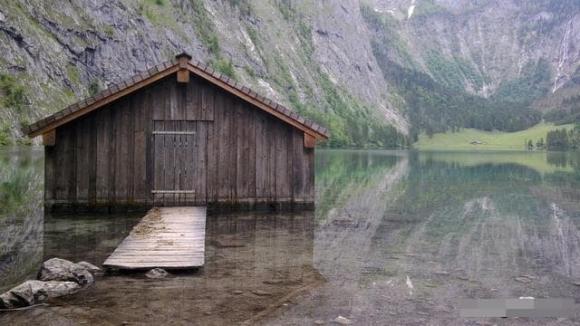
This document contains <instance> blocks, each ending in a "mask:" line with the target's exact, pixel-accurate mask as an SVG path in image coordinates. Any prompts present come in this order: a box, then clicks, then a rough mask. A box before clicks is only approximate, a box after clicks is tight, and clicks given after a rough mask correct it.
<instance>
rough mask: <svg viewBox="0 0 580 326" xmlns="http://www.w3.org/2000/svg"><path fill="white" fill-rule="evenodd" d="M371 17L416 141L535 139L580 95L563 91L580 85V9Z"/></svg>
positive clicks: (407, 7) (424, 1) (451, 5)
mask: <svg viewBox="0 0 580 326" xmlns="http://www.w3.org/2000/svg"><path fill="white" fill-rule="evenodd" d="M363 14H364V15H365V17H366V20H367V23H368V24H369V26H372V28H371V30H374V41H373V42H374V50H375V55H376V57H377V60H378V61H379V65H380V66H381V67H382V68H383V72H384V75H385V78H386V79H387V80H388V82H389V83H390V84H391V86H393V87H391V88H390V91H393V92H395V93H397V94H399V95H401V96H402V97H403V99H404V103H403V106H404V107H407V108H408V110H409V116H410V121H411V124H412V125H413V126H414V127H415V130H414V132H413V134H414V136H415V134H416V133H417V132H419V131H426V132H427V133H433V132H440V131H446V130H448V129H454V128H460V127H471V128H478V129H484V130H492V129H499V130H506V131H514V130H521V129H525V128H527V127H530V126H532V125H534V124H536V123H538V122H539V121H540V120H541V118H542V115H541V113H540V112H538V111H548V110H550V109H553V108H555V107H558V106H559V105H560V104H561V101H562V100H563V99H564V98H569V97H570V96H573V95H574V94H577V91H573V90H570V91H566V92H562V91H561V90H562V89H565V88H568V85H569V84H570V83H573V82H574V80H575V78H576V79H577V77H575V76H576V74H577V73H576V71H577V68H578V66H579V63H580V52H579V51H578V49H579V45H580V33H579V32H580V31H578V28H580V3H579V2H578V1H574V0H507V1H506V0H502V1H497V0H478V1H471V0H453V1H452V0H374V1H367V2H366V3H364V4H363ZM556 93H558V94H559V93H563V94H565V95H561V96H556V98H557V99H559V100H560V102H558V101H557V100H554V99H552V100H548V101H547V100H546V98H553V97H554V96H553V94H556ZM548 104H550V105H548Z"/></svg>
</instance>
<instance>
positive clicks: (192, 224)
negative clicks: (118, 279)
mask: <svg viewBox="0 0 580 326" xmlns="http://www.w3.org/2000/svg"><path fill="white" fill-rule="evenodd" d="M206 215H207V211H206V208H205V207H170V208H169V207H168V208H153V209H152V210H150V211H149V212H148V213H147V215H145V217H143V219H142V220H141V222H139V224H137V225H136V226H135V227H134V228H133V230H132V231H131V233H130V234H129V236H127V237H126V238H125V240H123V242H121V244H120V245H119V246H118V247H117V248H116V249H115V251H114V252H113V253H112V254H111V255H110V256H109V258H107V260H106V261H105V262H104V263H103V266H104V267H106V268H114V269H151V268H156V267H159V268H164V269H191V268H197V267H201V266H203V264H204V260H205V220H206Z"/></svg>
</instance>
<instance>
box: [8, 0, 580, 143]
mask: <svg viewBox="0 0 580 326" xmlns="http://www.w3.org/2000/svg"><path fill="white" fill-rule="evenodd" d="M579 28H580V3H579V2H578V1H576V0H476V1H473V0H352V1H341V0H325V1H318V0H216V1H209V0H111V1H93V0H70V1H66V2H55V1H41V0H0V96H1V98H0V108H2V109H1V110H0V143H6V142H9V141H10V140H13V139H20V137H21V135H20V134H19V131H18V130H19V128H18V126H19V124H23V123H27V122H29V121H31V120H34V119H36V118H38V117H41V116H44V115H46V114H48V113H50V112H54V111H56V110H59V109H61V108H62V107H64V106H66V104H69V103H71V102H74V101H76V100H77V99H79V98H81V97H84V96H86V95H88V94H91V93H93V92H96V91H97V90H99V89H102V88H104V87H106V86H107V85H109V84H110V83H113V82H115V81H117V80H120V79H123V78H125V77H128V76H131V75H132V74H134V73H135V72H137V71H140V70H143V69H145V68H146V67H148V66H150V65H153V64H155V63H157V62H160V61H163V60H166V59H168V58H169V57H171V56H172V55H174V54H175V53H176V52H179V51H181V50H187V51H188V52H190V53H191V54H193V55H194V57H195V58H196V59H198V60H200V61H205V62H210V63H211V64H212V65H213V66H214V67H215V68H216V69H217V70H219V71H221V72H222V73H224V74H228V75H230V76H232V77H234V78H236V79H238V80H239V81H240V82H242V83H245V84H248V85H250V86H252V87H253V88H256V89H257V90H258V91H260V92H262V93H264V94H265V95H268V96H270V97H273V98H275V99H277V100H278V101H281V102H283V103H285V104H287V105H288V106H289V107H292V108H294V109H295V110H297V111H299V112H301V113H302V114H305V115H307V116H309V117H310V118H312V119H314V120H316V121H317V122H320V123H322V124H324V125H326V126H328V127H329V129H330V130H331V132H332V140H331V141H330V142H329V145H330V146H361V147H363V146H369V147H371V146H372V147H397V146H405V145H406V144H407V142H408V139H407V137H406V135H411V136H412V137H411V139H413V138H416V136H417V135H418V133H420V132H427V133H435V132H440V131H446V130H449V129H452V130H455V129H456V128H477V129H483V130H493V129H498V130H506V131H514V130H521V129H525V128H528V127H530V126H532V125H534V124H536V123H538V122H540V121H541V120H542V118H543V117H544V114H546V116H545V117H547V118H548V119H549V120H550V121H556V120H560V121H564V120H565V122H570V119H572V118H570V117H574V116H579V117H580V107H579V108H577V109H576V108H575V106H574V105H570V103H575V102H577V101H575V100H574V99H575V96H577V95H578V94H579V92H580V77H579V76H580V73H579V71H580V70H579V66H580V50H579V49H580V31H579V30H578V29H579Z"/></svg>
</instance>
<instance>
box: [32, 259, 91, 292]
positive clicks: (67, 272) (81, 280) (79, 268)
mask: <svg viewBox="0 0 580 326" xmlns="http://www.w3.org/2000/svg"><path fill="white" fill-rule="evenodd" d="M38 279H39V280H41V281H62V282H75V283H77V284H79V285H80V286H88V285H91V284H93V283H94V282H95V278H94V277H93V275H92V274H91V272H89V270H88V269H87V267H85V266H83V265H79V264H75V263H73V262H70V261H68V260H64V259H60V258H52V259H49V260H47V261H45V262H44V263H43V264H42V267H41V268H40V272H39V273H38Z"/></svg>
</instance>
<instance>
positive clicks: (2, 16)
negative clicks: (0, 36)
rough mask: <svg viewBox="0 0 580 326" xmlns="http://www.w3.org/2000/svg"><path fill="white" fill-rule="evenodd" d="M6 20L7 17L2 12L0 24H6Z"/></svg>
mask: <svg viewBox="0 0 580 326" xmlns="http://www.w3.org/2000/svg"><path fill="white" fill-rule="evenodd" d="M5 20H6V17H5V16H4V14H3V13H2V12H1V11H0V22H4V21H5Z"/></svg>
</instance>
